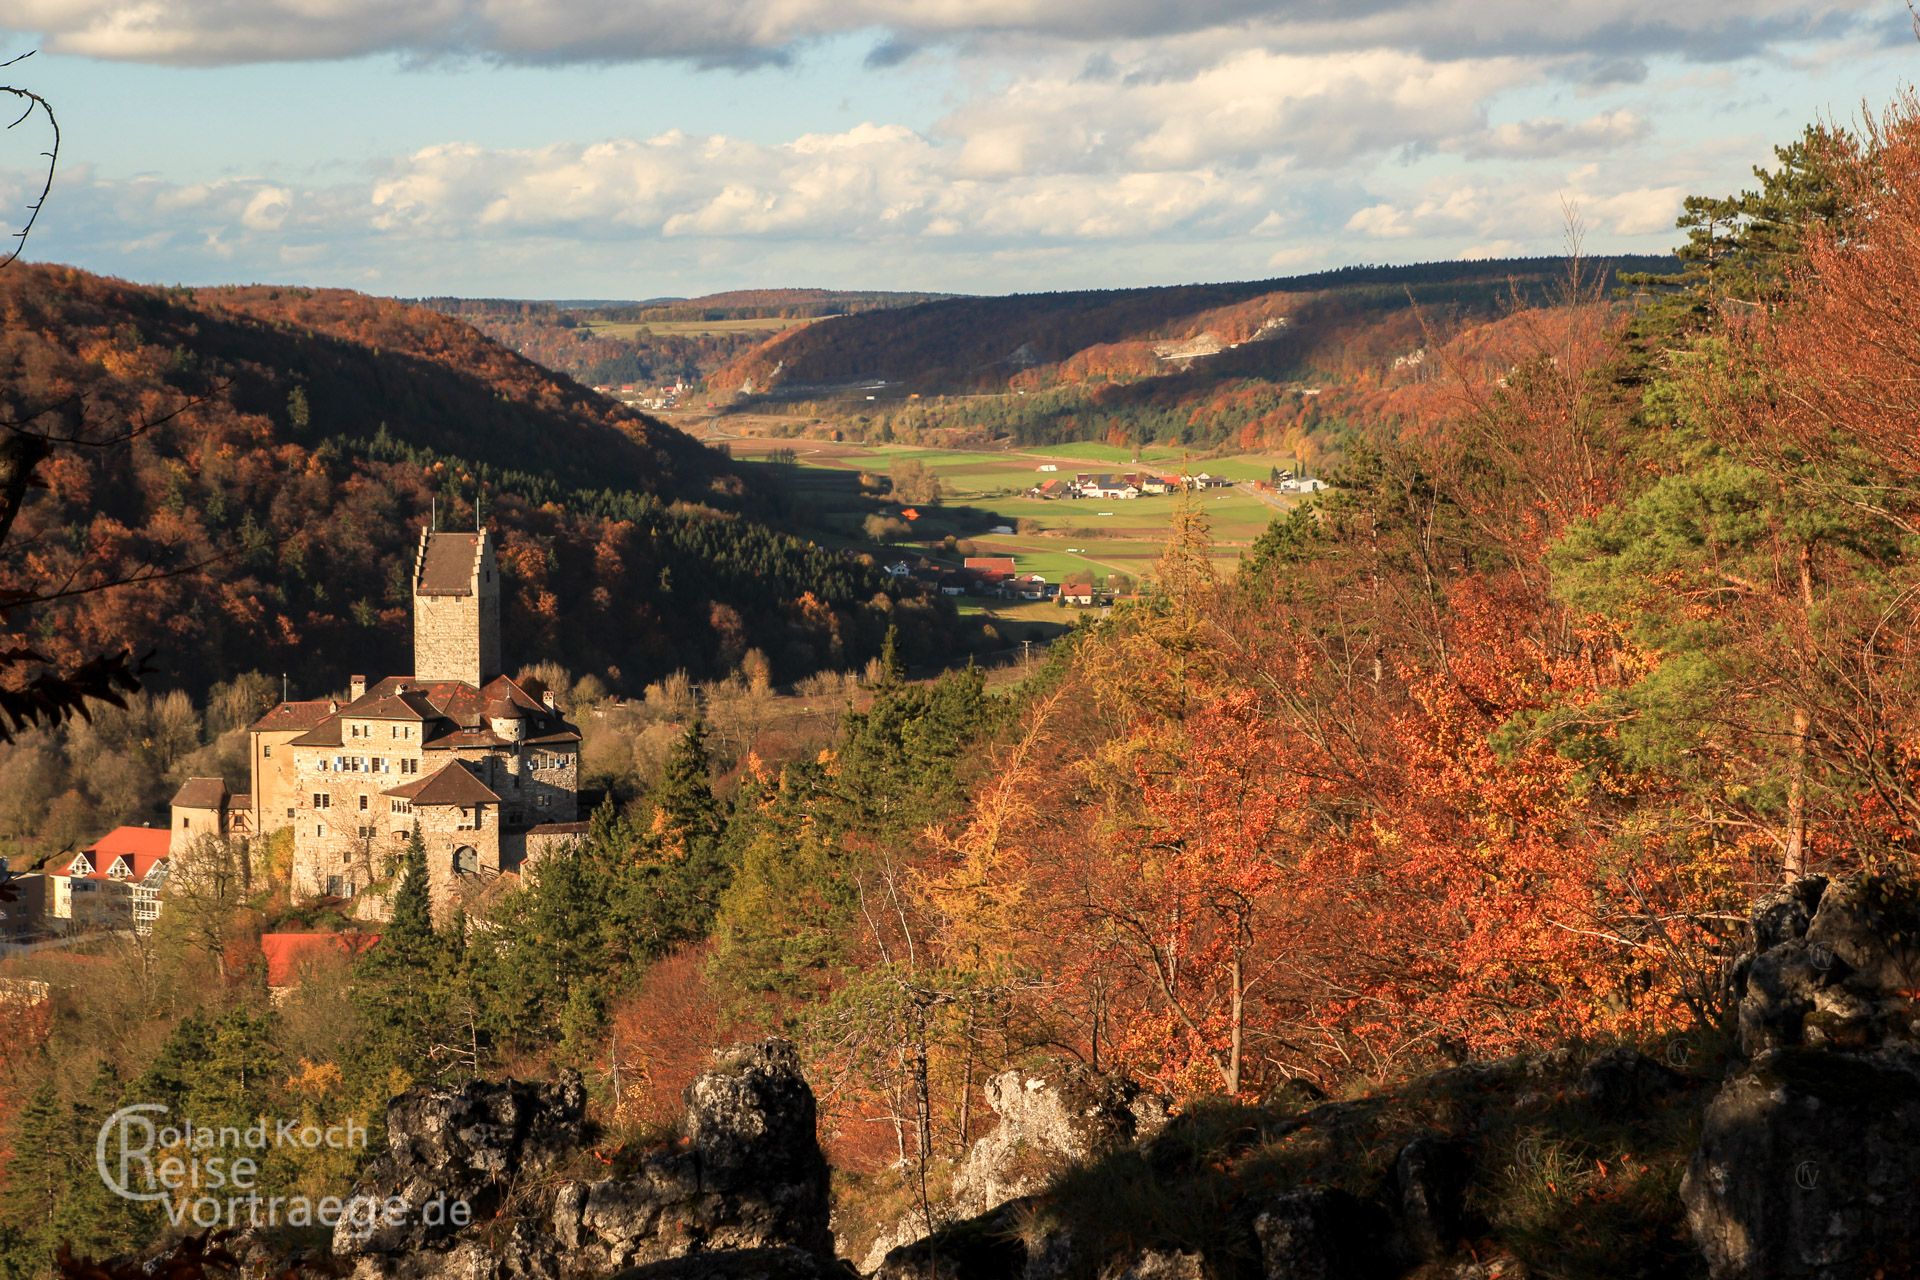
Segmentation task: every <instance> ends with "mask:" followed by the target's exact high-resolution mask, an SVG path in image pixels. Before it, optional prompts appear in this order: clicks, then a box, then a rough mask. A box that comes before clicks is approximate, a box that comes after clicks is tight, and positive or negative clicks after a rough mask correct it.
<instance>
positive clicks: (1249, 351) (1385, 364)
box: [710, 259, 1670, 461]
mask: <svg viewBox="0 0 1920 1280" xmlns="http://www.w3.org/2000/svg"><path fill="white" fill-rule="evenodd" d="M1587 266H1588V270H1589V271H1590V273H1591V274H1592V275H1593V277H1594V278H1595V280H1596V281H1598V282H1599V283H1601V284H1602V285H1604V284H1607V283H1610V282H1611V280H1612V277H1613V275H1614V273H1615V272H1616V271H1619V270H1632V271H1635V272H1644V271H1649V270H1651V271H1665V270H1669V269H1670V263H1668V262H1667V261H1665V260H1657V259H1631V260H1620V261H1617V262H1616V261H1613V260H1601V261H1595V262H1592V263H1589V264H1587ZM1564 275H1565V264H1564V263H1563V262H1561V261H1558V260H1553V261H1549V260H1545V259H1519V260H1512V261H1487V262H1443V263H1432V264H1427V265H1424V266H1417V267H1356V268H1348V269H1345V270H1340V271H1331V272H1324V273H1321V274H1318V275H1311V276H1299V277H1294V278H1291V279H1284V280H1264V281H1249V282H1245V283H1238V284H1218V285H1190V286H1182V287H1177V288H1162V289H1123V290H1105V291H1097V292H1087V293H1059V294H1031V295H1028V294H1020V295H1014V296H1010V297H997V298H955V299H947V300H943V301H938V302H931V303H925V304H922V305H920V306H916V307H909V308H906V309H903V310H896V311H886V312H870V313H866V314H862V315H857V316H848V317H845V318H842V319H836V320H832V321H829V322H823V323H820V324H815V325H811V326H809V327H807V328H806V329H802V330H794V331H791V332H787V333H783V334H780V335H778V336H776V337H774V338H771V339H769V340H768V341H767V342H765V343H764V344H763V345H761V346H760V347H759V348H757V349H755V350H754V351H752V352H749V353H748V354H746V355H744V356H742V357H740V358H739V359H737V360H735V361H733V362H732V363H731V364H729V365H728V366H727V367H726V368H724V369H722V370H721V371H720V372H718V373H716V374H715V375H714V376H713V377H712V378H711V379H710V384H711V386H712V387H713V388H714V389H715V390H716V391H718V392H731V393H736V394H741V395H744V396H745V398H744V399H743V400H741V401H740V403H741V404H742V406H743V407H777V406H778V405H780V404H782V403H792V402H802V403H806V404H807V405H808V406H809V407H811V408H815V409H822V410H824V411H827V412H829V413H831V411H832V407H833V406H832V402H833V401H834V400H835V399H836V398H839V399H842V400H845V401H846V402H847V403H846V404H844V405H842V406H841V411H842V413H843V414H847V413H852V414H857V415H859V417H860V418H861V419H862V420H864V421H865V422H867V423H868V424H869V425H868V426H867V428H866V430H867V434H868V435H869V436H872V435H873V434H875V433H876V432H877V433H879V434H880V435H882V436H886V437H890V438H894V439H904V440H917V439H935V438H940V437H937V436H932V435H930V434H929V433H932V432H941V431H947V432H953V433H957V434H958V435H960V436H973V437H979V436H1010V437H1011V438H1012V439H1013V440H1015V441H1016V442H1019V443H1026V444H1037V443H1059V442H1064V441H1070V440H1086V439H1095V440H1106V441H1108V442H1110V443H1113V444H1129V443H1133V444H1143V445H1144V444H1151V443H1155V442H1159V443H1169V444H1172V443H1178V444H1184V445H1195V446H1199V447H1219V446H1227V447H1235V448H1244V449H1269V450H1287V451H1290V452H1293V453H1295V454H1297V455H1300V456H1302V458H1303V459H1305V460H1308V461H1310V460H1311V459H1312V457H1313V456H1314V455H1315V454H1317V453H1322V452H1325V451H1326V446H1327V443H1328V442H1329V440H1331V439H1333V438H1336V437H1337V436H1339V435H1340V434H1341V433H1343V432H1344V431H1346V430H1347V429H1348V428H1365V427H1370V426H1372V425H1375V424H1377V423H1381V422H1384V421H1388V420H1391V419H1393V418H1394V417H1395V415H1396V412H1397V407H1396V406H1392V405H1390V404H1388V403H1386V402H1387V401H1389V400H1391V398H1392V397H1393V396H1394V395H1395V394H1396V393H1398V392H1400V391H1401V390H1403V389H1405V388H1409V387H1414V388H1417V387H1418V386H1420V385H1421V384H1423V383H1425V382H1428V381H1430V380H1432V379H1434V378H1435V377H1439V376H1441V375H1442V374H1443V373H1444V372H1445V370H1444V368H1443V365H1444V356H1445V355H1446V354H1447V352H1446V350H1445V348H1447V347H1448V346H1449V345H1454V346H1457V347H1459V348H1461V349H1466V350H1473V351H1475V352H1477V353H1478V355H1479V356H1486V355H1493V356H1497V357H1498V358H1501V359H1504V360H1506V361H1507V362H1508V363H1511V362H1512V360H1513V359H1514V358H1516V352H1517V348H1512V347H1511V344H1503V343H1502V340H1501V330H1502V327H1503V325H1504V322H1505V321H1506V320H1507V318H1509V317H1511V316H1512V315H1513V314H1514V313H1516V312H1524V311H1527V310H1529V309H1532V308H1538V307H1541V306H1552V305H1556V304H1557V303H1558V302H1559V301H1560V300H1561V298H1562V295H1563V294H1564V292H1565V289H1564V284H1565V282H1564V278H1563V277H1564ZM1489 325H1492V326H1494V329H1493V330H1492V331H1491V332H1489V331H1488V330H1487V326H1489ZM1506 327H1510V326H1506ZM1484 364H1485V361H1484V359H1478V360H1477V363H1476V368H1475V369H1474V370H1473V372H1474V374H1475V375H1476V376H1477V375H1478V374H1479V373H1481V372H1482V371H1483V368H1484ZM876 382H877V383H884V384H886V385H884V386H882V387H877V388H876V387H874V386H871V385H868V384H871V383H876ZM748 393H751V394H748ZM869 394H871V395H872V397H873V401H874V402H873V403H871V404H869V403H866V400H867V398H868V396H869Z"/></svg>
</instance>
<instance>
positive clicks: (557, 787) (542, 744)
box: [253, 530, 585, 916]
mask: <svg viewBox="0 0 1920 1280" xmlns="http://www.w3.org/2000/svg"><path fill="white" fill-rule="evenodd" d="M413 608H414V673H413V674H412V675H407V676H388V677H386V678H385V679H383V680H380V681H377V682H375V683H374V684H372V685H369V684H368V683H367V681H366V679H365V678H364V677H362V676H354V677H352V678H351V679H350V680H349V682H348V683H349V694H348V697H347V700H346V701H345V702H341V701H339V700H337V699H330V700H327V701H325V702H323V703H319V704H315V703H311V702H306V703H282V704H281V705H280V706H278V707H276V708H274V709H273V710H272V711H270V712H268V713H267V714H266V715H265V716H263V717H262V718H261V719H260V720H259V721H258V722H256V724H255V726H254V731H253V736H254V748H253V758H254V763H255V768H256V770H257V771H259V772H256V776H255V781H254V794H255V795H256V796H258V797H261V800H260V801H259V802H257V803H259V804H260V811H261V820H260V823H259V826H260V829H262V830H271V829H273V828H274V827H278V826H291V827H292V828H293V889H294V893H295V894H296V896H298V897H303V898H307V899H313V898H342V899H345V898H353V897H355V896H357V895H359V894H361V893H363V892H364V891H365V890H367V889H368V888H369V887H371V886H373V885H375V884H377V883H381V882H385V881H389V880H391V878H392V875H393V872H394V867H395V864H396V860H397V858H398V855H399V854H400V852H401V851H402V850H403V849H404V848H405V847H406V841H407V837H408V835H409V833H410V832H411V831H412V830H413V828H414V826H415V825H416V824H418V826H419V828H420V832H421V835H422V837H423V839H424V841H425V843H426V846H427V867H428V880H429V884H430V885H431V887H432V890H433V903H434V910H435V912H436V914H440V915H445V914H447V913H449V912H450V911H451V910H452V908H453V907H454V906H455V905H456V904H458V903H460V902H463V901H466V900H468V899H469V898H472V897H473V896H475V895H476V894H479V893H482V892H484V890H485V886H486V884H487V882H489V881H491V880H493V879H495V878H497V877H498V876H500V875H501V874H502V873H504V872H510V871H513V870H515V869H517V868H518V867H519V866H521V865H522V864H523V863H525V862H527V861H528V860H529V859H531V858H537V857H538V856H539V855H540V854H541V853H543V852H545V851H546V850H548V849H550V848H552V847H554V846H555V845H556V844H558V843H561V842H564V841H566V840H570V839H573V838H575V837H577V836H579V835H580V834H582V833H583V832H584V830H585V824H584V823H581V822H580V821H579V816H580V815H579V761H580V731H579V729H577V728H576V727H574V726H573V725H572V724H570V723H568V721H567V719H566V717H565V716H564V715H563V714H562V713H561V710H560V708H559V707H558V706H557V705H556V704H555V702H554V698H553V695H552V693H551V692H549V691H547V690H545V689H542V688H540V687H539V686H538V685H537V684H533V685H526V686H523V685H521V684H520V683H518V682H516V681H514V680H512V679H510V678H509V677H507V676H506V675H504V674H502V673H501V670H500V666H501V656H500V572H499V568H498V566H497V564H496V563H495V557H494V547H493V535H492V534H491V533H489V532H486V531H481V532H478V533H436V532H431V531H428V530H422V531H421V534H420V547H419V551H418V552H417V554H416V555H415V557H414V565H413ZM269 762H271V763H269ZM263 774H264V776H263ZM282 814H284V815H285V816H284V817H282V816H281V815H282ZM367 914H371V915H376V916H377V915H380V914H383V909H382V906H381V904H369V907H368V911H367Z"/></svg>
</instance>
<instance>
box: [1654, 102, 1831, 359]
mask: <svg viewBox="0 0 1920 1280" xmlns="http://www.w3.org/2000/svg"><path fill="white" fill-rule="evenodd" d="M1859 146H1860V144H1859V141H1858V140H1857V139H1856V138H1854V136H1853V135H1852V134H1849V133H1848V132H1846V131H1845V130H1843V129H1832V128H1827V127H1825V126H1820V125H1809V126H1807V129H1806V131H1805V132H1804V133H1802V134H1801V136H1800V137H1798V138H1796V139H1794V140H1793V141H1792V142H1790V143H1788V144H1786V145H1785V146H1780V147H1775V148H1774V150H1773V153H1774V156H1775V158H1776V160H1777V161H1778V165H1777V167H1776V168H1773V169H1767V168H1765V167H1763V166H1760V165H1755V166H1754V169H1753V176H1754V177H1755V178H1757V179H1758V180H1759V183H1760V185H1759V188H1758V189H1757V190H1746V191H1742V192H1740V193H1739V194H1738V195H1730V196H1698V195H1696V196H1688V197H1687V198H1686V200H1685V201H1684V202H1682V205H1681V213H1680V217H1679V219H1678V220H1677V221H1676V223H1675V224H1674V225H1675V226H1676V227H1678V228H1679V229H1680V230H1681V231H1684V232H1686V235H1687V239H1686V243H1685V244H1683V245H1681V246H1680V247H1679V248H1678V249H1676V250H1674V257H1676V258H1678V259H1679V260H1680V263H1681V270H1679V271H1678V272H1672V273H1657V272H1643V273H1632V274H1622V275H1621V277H1620V283H1621V284H1622V285H1624V286H1627V287H1629V288H1633V289H1643V290H1647V291H1649V292H1651V293H1652V294H1653V295H1654V297H1655V299H1656V301H1655V303H1654V304H1653V305H1652V306H1650V307H1648V308H1647V309H1646V311H1645V312H1644V313H1643V314H1642V315H1641V317H1640V318H1639V320H1638V322H1637V324H1636V329H1637V331H1638V335H1639V336H1640V338H1641V339H1642V340H1651V341H1653V342H1655V343H1662V342H1664V341H1666V340H1668V339H1671V338H1672V337H1674V336H1676V335H1680V334H1694V333H1698V332H1700V331H1701V330H1703V329H1704V328H1706V327H1707V325H1708V323H1709V321H1710V320H1711V317H1712V316H1713V314H1714V312H1715V311H1716V310H1717V309H1718V308H1719V307H1720V306H1722V305H1724V304H1726V303H1728V302H1736V303H1770V302H1774V301H1777V300H1778V299H1779V298H1780V296H1781V295H1782V292H1783V291H1784V289H1785V286H1786V283H1787V278H1788V275H1789V273H1790V272H1791V270H1792V268H1793V266H1794V264H1795V263H1796V262H1798V261H1799V259H1800V256H1801V253H1802V249H1803V246H1804V245H1805V243H1806V235H1807V231H1808V229H1809V228H1810V227H1812V226H1814V225H1815V224H1818V223H1826V224H1829V225H1833V226H1840V227H1844V224H1845V222H1846V219H1847V217H1848V214H1849V212H1850V208H1849V201H1848V197H1847V195H1846V193H1845V191H1844V189H1843V186H1842V179H1841V175H1842V174H1843V173H1844V172H1845V170H1846V168H1847V167H1848V165H1850V164H1852V163H1854V162H1856V161H1857V159H1858V154H1859Z"/></svg>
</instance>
